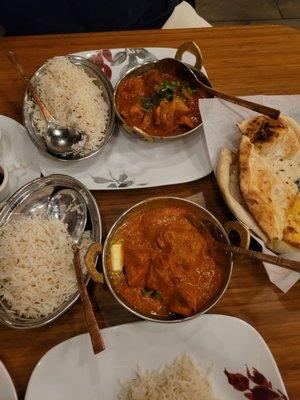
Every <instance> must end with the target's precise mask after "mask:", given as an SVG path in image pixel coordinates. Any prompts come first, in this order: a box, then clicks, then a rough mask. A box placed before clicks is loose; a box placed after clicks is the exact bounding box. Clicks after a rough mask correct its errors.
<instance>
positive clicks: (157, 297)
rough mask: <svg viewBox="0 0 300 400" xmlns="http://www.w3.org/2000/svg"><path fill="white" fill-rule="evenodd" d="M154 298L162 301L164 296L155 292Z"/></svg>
mask: <svg viewBox="0 0 300 400" xmlns="http://www.w3.org/2000/svg"><path fill="white" fill-rule="evenodd" d="M153 297H154V298H155V299H156V300H162V294H161V293H160V292H154V294H153Z"/></svg>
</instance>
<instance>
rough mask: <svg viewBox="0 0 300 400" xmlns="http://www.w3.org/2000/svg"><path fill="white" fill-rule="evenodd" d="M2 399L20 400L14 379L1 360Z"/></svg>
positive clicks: (0, 396)
mask: <svg viewBox="0 0 300 400" xmlns="http://www.w3.org/2000/svg"><path fill="white" fill-rule="evenodd" d="M0 399H1V400H18V396H17V392H16V389H15V386H14V384H13V381H12V379H11V377H10V375H9V373H8V371H7V369H6V368H5V366H4V364H3V363H2V362H1V361H0Z"/></svg>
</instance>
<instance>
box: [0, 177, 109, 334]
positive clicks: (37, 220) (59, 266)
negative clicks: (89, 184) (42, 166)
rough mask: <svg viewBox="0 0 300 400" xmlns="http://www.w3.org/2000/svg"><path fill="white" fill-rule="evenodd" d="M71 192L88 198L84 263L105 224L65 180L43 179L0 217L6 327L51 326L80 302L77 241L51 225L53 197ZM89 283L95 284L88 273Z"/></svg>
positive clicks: (0, 308)
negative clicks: (85, 256)
mask: <svg viewBox="0 0 300 400" xmlns="http://www.w3.org/2000/svg"><path fill="white" fill-rule="evenodd" d="M66 188H70V189H73V190H75V191H77V192H78V193H80V194H81V195H82V197H83V198H84V200H85V203H86V208H87V223H86V226H85V230H84V233H83V235H82V238H81V243H80V245H79V248H80V253H81V257H82V266H84V263H83V258H84V255H85V252H86V250H87V248H88V246H89V245H90V244H91V243H92V242H93V241H100V240H101V222H100V214H99V211H98V208H97V204H96V202H95V200H94V199H93V197H92V195H91V194H90V193H89V192H88V190H86V188H85V187H84V186H83V185H82V184H81V183H80V182H78V181H76V180H75V179H73V178H70V177H67V176H65V175H52V176H49V177H47V178H38V179H35V180H34V181H32V182H30V183H29V184H27V185H25V186H23V187H22V188H21V189H19V190H18V191H17V192H16V193H15V194H14V195H13V196H12V197H11V198H10V199H9V200H8V202H7V203H6V204H5V206H4V207H3V209H2V210H1V212H0V322H1V323H3V324H5V325H7V326H10V327H12V328H17V329H30V328H36V327H40V326H43V325H46V324H48V323H50V322H52V321H54V320H55V319H56V318H57V317H59V316H60V315H61V314H63V313H64V312H65V311H66V310H67V309H69V308H70V307H71V306H72V305H73V304H74V303H75V301H76V300H77V299H78V297H79V293H78V288H77V279H76V274H75V269H74V265H73V256H74V251H73V244H74V242H73V240H72V238H71V236H70V234H69V233H68V230H67V226H66V225H65V224H64V223H63V222H62V221H60V220H57V219H50V218H49V216H48V213H47V206H48V203H49V200H50V199H51V198H52V196H53V194H55V193H57V192H59V191H60V190H63V189H66ZM83 272H84V275H85V280H86V283H87V282H88V280H89V277H88V274H87V271H86V270H85V267H83Z"/></svg>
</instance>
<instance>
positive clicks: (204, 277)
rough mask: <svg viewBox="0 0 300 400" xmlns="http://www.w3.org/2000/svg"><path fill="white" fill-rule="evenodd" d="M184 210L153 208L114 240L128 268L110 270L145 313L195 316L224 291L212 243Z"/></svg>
mask: <svg viewBox="0 0 300 400" xmlns="http://www.w3.org/2000/svg"><path fill="white" fill-rule="evenodd" d="M189 213H190V211H187V210H186V209H184V208H180V207H174V206H172V207H161V208H154V209H149V210H146V211H144V212H140V213H138V214H136V215H133V216H132V217H130V218H129V219H128V220H127V222H125V223H124V224H123V225H121V226H120V227H119V228H118V230H117V231H116V233H115V235H114V237H113V243H121V244H122V251H123V257H122V259H123V264H124V265H123V266H121V269H120V271H119V272H113V271H115V269H114V268H113V266H112V265H111V264H112V262H111V256H110V255H109V254H108V258H107V260H108V269H109V271H110V275H111V278H112V280H113V284H114V287H115V290H116V292H117V293H118V294H119V295H120V296H121V297H122V298H123V299H124V300H125V301H126V302H127V303H128V304H130V305H131V306H132V307H133V308H135V309H136V310H138V311H140V312H141V313H143V314H155V315H160V316H166V315H170V314H179V315H182V316H190V315H193V314H195V313H197V311H198V310H199V308H200V307H201V306H203V305H204V304H205V303H207V302H208V301H209V300H210V299H211V298H212V297H213V296H214V294H216V293H217V292H218V290H219V289H220V286H221V280H222V269H221V268H220V266H219V265H218V263H217V262H216V260H215V259H214V257H213V255H212V252H211V248H212V246H211V244H212V243H211V238H208V236H205V234H203V233H202V232H200V231H199V230H198V229H197V228H196V227H195V226H194V225H193V224H192V223H191V222H190V216H189Z"/></svg>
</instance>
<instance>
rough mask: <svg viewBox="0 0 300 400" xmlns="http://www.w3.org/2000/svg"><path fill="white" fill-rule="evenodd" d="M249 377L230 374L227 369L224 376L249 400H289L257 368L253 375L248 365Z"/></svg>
mask: <svg viewBox="0 0 300 400" xmlns="http://www.w3.org/2000/svg"><path fill="white" fill-rule="evenodd" d="M246 369H247V376H245V375H243V374H240V373H239V372H235V373H232V372H228V371H227V370H226V368H225V370H224V374H225V375H226V376H227V379H228V383H229V384H230V385H232V386H233V387H234V388H235V389H236V390H238V391H240V392H244V396H245V397H246V398H247V399H249V400H287V397H286V396H285V394H283V393H282V392H281V391H280V390H277V391H275V390H274V389H273V388H272V383H271V381H269V380H268V379H266V378H265V377H264V375H263V374H262V373H260V372H259V371H258V370H257V369H256V368H254V367H252V373H251V372H250V370H249V368H248V366H247V365H246ZM251 386H252V387H251Z"/></svg>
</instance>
